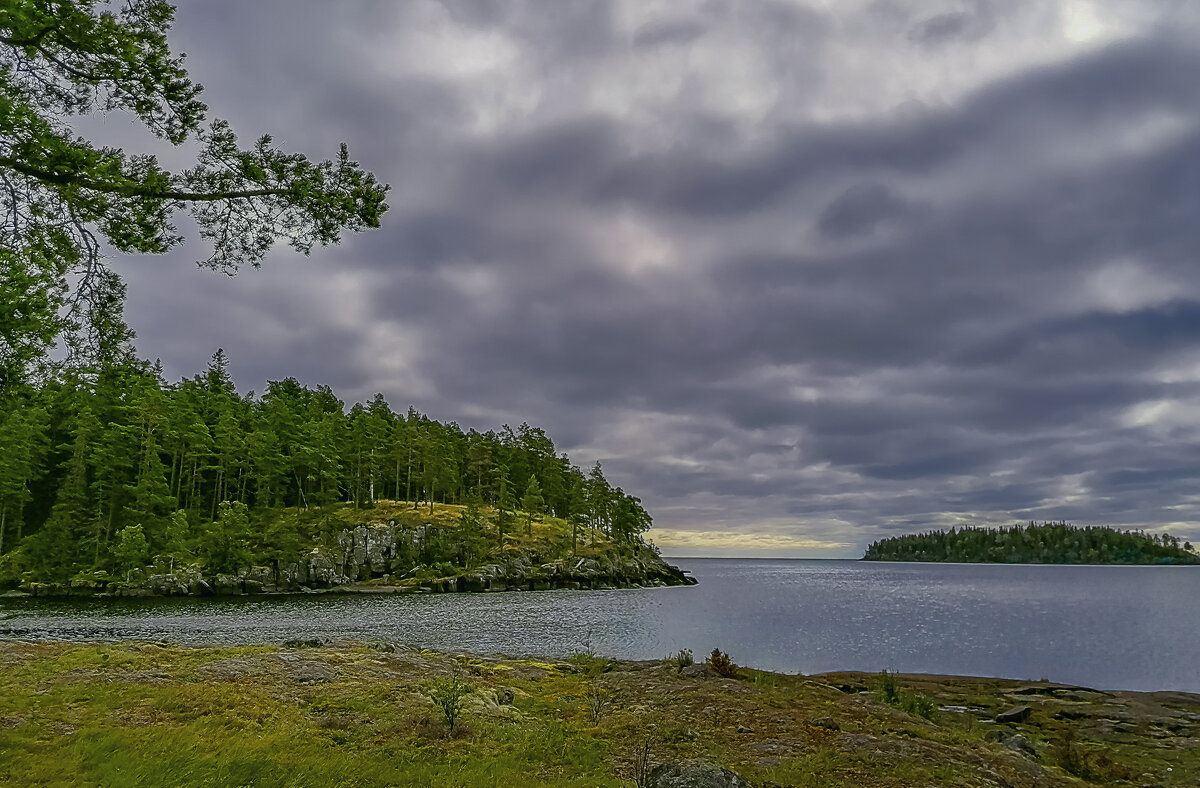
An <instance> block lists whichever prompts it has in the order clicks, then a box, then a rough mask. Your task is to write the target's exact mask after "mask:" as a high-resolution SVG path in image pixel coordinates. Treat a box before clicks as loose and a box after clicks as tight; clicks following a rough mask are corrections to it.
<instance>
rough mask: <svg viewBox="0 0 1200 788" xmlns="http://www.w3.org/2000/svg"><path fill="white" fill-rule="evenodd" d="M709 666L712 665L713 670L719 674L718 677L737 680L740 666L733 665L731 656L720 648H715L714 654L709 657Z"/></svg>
mask: <svg viewBox="0 0 1200 788" xmlns="http://www.w3.org/2000/svg"><path fill="white" fill-rule="evenodd" d="M708 664H709V665H712V668H713V670H715V671H716V672H717V675H718V676H724V677H725V678H729V679H732V678H737V674H738V666H737V665H735V664H733V660H731V659H730V658H729V655H728V654H726V653H725V652H724V651H722V650H721V649H719V648H714V649H713V650H712V653H711V654H709V655H708Z"/></svg>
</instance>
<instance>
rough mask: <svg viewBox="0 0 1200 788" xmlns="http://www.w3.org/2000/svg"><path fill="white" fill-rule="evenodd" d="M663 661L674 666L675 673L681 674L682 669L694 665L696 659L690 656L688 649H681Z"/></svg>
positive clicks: (690, 651)
mask: <svg viewBox="0 0 1200 788" xmlns="http://www.w3.org/2000/svg"><path fill="white" fill-rule="evenodd" d="M663 661H664V662H666V663H667V664H668V665H674V666H675V672H676V673H682V672H683V669H684V668H686V667H690V666H691V665H694V664H696V658H695V657H693V656H692V650H691V649H690V648H681V649H679V650H678V651H676V652H675V653H674V654H672V655H671V656H669V657H667V658H666V659H665V660H663Z"/></svg>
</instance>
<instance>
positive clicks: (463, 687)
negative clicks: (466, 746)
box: [429, 673, 475, 733]
mask: <svg viewBox="0 0 1200 788" xmlns="http://www.w3.org/2000/svg"><path fill="white" fill-rule="evenodd" d="M474 691H475V688H474V687H472V686H471V685H470V684H468V683H467V682H465V681H463V680H462V679H460V678H459V677H458V674H457V673H452V674H451V675H449V676H442V677H441V678H438V679H434V681H433V684H432V686H431V687H430V691H429V697H430V699H431V700H432V701H433V702H434V704H435V705H436V706H437V707H438V708H439V709H441V710H442V716H443V717H444V718H445V720H446V725H447V726H449V728H450V732H451V733H454V726H455V725H456V724H457V723H458V718H459V716H461V715H462V710H463V705H464V702H465V701H466V698H467V696H468V695H470V694H471V693H472V692H474Z"/></svg>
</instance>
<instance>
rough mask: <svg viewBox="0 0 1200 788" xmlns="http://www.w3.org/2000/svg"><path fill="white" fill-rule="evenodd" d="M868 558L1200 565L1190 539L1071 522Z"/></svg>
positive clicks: (896, 548)
mask: <svg viewBox="0 0 1200 788" xmlns="http://www.w3.org/2000/svg"><path fill="white" fill-rule="evenodd" d="M863 560H866V561H945V562H953V563H992V564H1200V555H1197V554H1196V551H1195V550H1194V549H1193V547H1192V544H1191V543H1190V542H1181V540H1179V539H1177V538H1176V537H1174V536H1171V535H1170V534H1166V533H1161V534H1157V535H1152V534H1146V533H1143V532H1140V531H1121V530H1117V529H1115V528H1103V527H1098V526H1088V527H1080V526H1075V525H1070V524H1068V523H1065V522H1059V523H1040V524H1039V523H1032V522H1031V523H1029V524H1028V525H1014V526H1012V527H1009V528H961V529H958V528H951V529H950V530H949V531H928V532H925V533H920V534H908V535H905V536H896V537H892V538H890V539H883V540H880V541H878V542H875V543H873V544H872V545H870V546H869V547H868V548H867V552H866V554H865V555H864V556H863Z"/></svg>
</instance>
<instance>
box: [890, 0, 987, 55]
mask: <svg viewBox="0 0 1200 788" xmlns="http://www.w3.org/2000/svg"><path fill="white" fill-rule="evenodd" d="M966 5H968V6H970V7H969V8H966V9H964V10H961V11H951V12H949V13H944V14H936V15H934V16H931V17H927V18H925V19H922V20H921V21H920V22H918V23H917V24H915V25H913V26H912V27H911V28H910V29H909V31H908V38H909V39H910V40H911V41H914V42H916V43H918V44H923V45H925V46H939V45H943V44H946V43H949V42H951V41H956V40H957V41H964V42H973V41H978V40H979V39H981V38H983V37H984V36H986V35H987V34H988V33H990V32H991V31H992V28H993V27H994V26H995V18H994V17H993V14H992V7H991V3H989V2H988V0H975V2H972V3H967V4H966Z"/></svg>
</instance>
